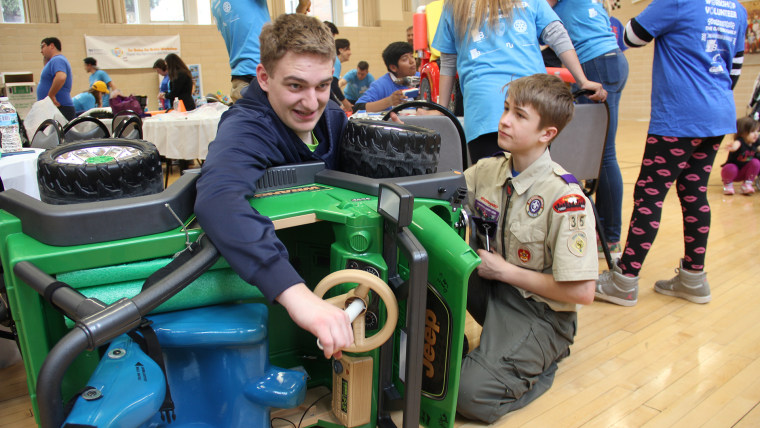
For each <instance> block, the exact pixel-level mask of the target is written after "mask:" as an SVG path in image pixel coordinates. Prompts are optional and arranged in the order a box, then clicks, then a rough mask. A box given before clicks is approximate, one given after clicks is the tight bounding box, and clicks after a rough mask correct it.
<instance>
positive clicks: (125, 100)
mask: <svg viewBox="0 0 760 428" xmlns="http://www.w3.org/2000/svg"><path fill="white" fill-rule="evenodd" d="M108 103H109V104H110V105H111V112H113V115H114V116H116V114H117V113H119V112H120V111H124V110H132V111H133V112H135V113H137V114H138V115H139V116H141V117H144V116H145V112H143V109H142V106H140V101H138V100H137V98H135V96H134V95H130V96H128V97H124V96H121V95H116V96H115V97H111V98H110V99H109V100H108Z"/></svg>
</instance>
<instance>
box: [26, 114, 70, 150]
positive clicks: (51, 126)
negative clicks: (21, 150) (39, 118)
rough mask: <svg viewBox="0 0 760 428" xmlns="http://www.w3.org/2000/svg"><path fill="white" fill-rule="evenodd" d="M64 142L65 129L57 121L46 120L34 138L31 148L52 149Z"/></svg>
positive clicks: (35, 132)
mask: <svg viewBox="0 0 760 428" xmlns="http://www.w3.org/2000/svg"><path fill="white" fill-rule="evenodd" d="M61 141H63V129H62V128H61V124H60V123H58V121H57V120H55V119H45V120H44V121H43V122H42V123H40V126H38V127H37V130H36V131H34V135H33V136H32V142H31V146H32V147H33V148H36V149H52V148H53V147H56V146H57V145H59V144H61Z"/></svg>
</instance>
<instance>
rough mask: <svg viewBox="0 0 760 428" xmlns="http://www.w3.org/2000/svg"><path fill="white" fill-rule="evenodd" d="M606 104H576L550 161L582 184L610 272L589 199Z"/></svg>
mask: <svg viewBox="0 0 760 428" xmlns="http://www.w3.org/2000/svg"><path fill="white" fill-rule="evenodd" d="M609 116H610V114H609V109H608V108H607V103H597V104H576V105H575V113H574V114H573V120H571V121H570V123H568V124H567V126H565V129H563V130H562V132H561V133H560V134H559V135H557V137H556V138H555V139H554V141H553V142H552V144H551V146H550V150H551V156H552V160H553V161H554V162H557V163H558V164H560V165H561V166H562V167H563V168H565V169H566V170H567V171H568V172H569V173H571V174H573V176H575V178H577V179H578V181H584V180H585V181H586V186H581V187H582V188H583V192H584V193H585V194H586V196H587V197H588V198H589V201H590V202H591V208H592V209H593V210H594V217H595V218H596V233H597V234H598V235H599V240H600V241H601V243H602V249H603V250H604V258H605V260H606V261H607V266H608V267H609V269H610V270H612V257H611V256H610V250H609V248H607V238H606V237H605V236H604V229H603V228H602V223H601V221H600V219H599V213H598V212H597V211H596V205H595V204H594V201H593V199H592V196H593V195H594V194H595V193H596V189H597V187H598V186H599V172H600V171H601V169H602V157H603V156H604V143H605V142H606V141H607V126H608V123H609Z"/></svg>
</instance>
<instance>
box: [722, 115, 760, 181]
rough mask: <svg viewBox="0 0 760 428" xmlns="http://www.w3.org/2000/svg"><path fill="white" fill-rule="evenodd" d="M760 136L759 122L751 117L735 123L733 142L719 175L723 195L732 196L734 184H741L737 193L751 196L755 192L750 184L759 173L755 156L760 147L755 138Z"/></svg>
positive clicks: (759, 166)
mask: <svg viewBox="0 0 760 428" xmlns="http://www.w3.org/2000/svg"><path fill="white" fill-rule="evenodd" d="M758 135H760V122H757V121H755V120H754V119H752V118H751V117H743V118H741V119H739V120H737V121H736V134H735V137H734V141H733V142H732V143H731V144H730V145H729V146H728V152H729V153H728V158H727V159H726V163H724V164H723V165H721V171H720V175H721V178H722V179H723V194H724V195H733V194H734V193H735V191H734V182H742V185H741V188H740V189H739V192H740V193H742V194H744V195H751V194H752V193H754V192H755V188H754V187H752V183H753V182H754V181H755V178H757V174H758V173H759V172H760V159H758V158H757V157H756V156H755V154H756V153H757V152H758V148H759V147H760V145H759V144H758V142H757V137H758Z"/></svg>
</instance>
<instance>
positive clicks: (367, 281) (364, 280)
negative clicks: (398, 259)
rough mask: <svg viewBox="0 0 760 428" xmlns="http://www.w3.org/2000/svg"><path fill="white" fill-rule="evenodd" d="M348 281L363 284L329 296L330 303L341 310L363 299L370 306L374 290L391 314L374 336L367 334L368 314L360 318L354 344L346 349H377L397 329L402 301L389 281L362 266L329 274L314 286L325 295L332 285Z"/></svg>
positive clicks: (365, 304) (351, 350) (388, 314)
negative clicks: (399, 307)
mask: <svg viewBox="0 0 760 428" xmlns="http://www.w3.org/2000/svg"><path fill="white" fill-rule="evenodd" d="M345 283H358V284H359V285H358V286H356V288H354V289H351V290H349V291H348V292H347V293H345V294H341V295H340V296H335V297H331V298H329V299H327V302H328V303H330V304H332V305H334V306H337V307H338V308H340V309H346V308H347V307H348V305H350V304H351V302H352V301H354V300H356V299H361V300H362V301H363V302H364V307H365V308H366V307H368V306H369V298H368V293H369V291H370V290H372V291H374V292H375V293H376V294H377V295H378V296H379V297H380V300H382V301H383V303H384V304H385V308H386V313H387V316H386V320H385V325H384V326H383V328H382V329H380V331H379V332H377V333H376V334H374V335H372V336H370V337H367V336H366V334H365V331H364V317H357V318H356V320H355V322H353V328H354V344H353V345H351V346H349V347H348V348H345V349H343V350H344V351H347V352H366V351H369V350H372V349H375V348H377V347H379V346H380V345H382V344H383V343H385V342H386V341H387V340H388V339H389V338H390V337H391V335H392V334H393V330H394V329H395V328H396V323H397V322H398V302H397V301H396V296H395V295H394V294H393V291H391V288H390V287H389V286H388V284H386V283H385V281H383V280H382V279H380V278H378V277H376V276H375V275H372V274H371V273H369V272H365V271H363V270H358V269H344V270H339V271H335V272H333V273H331V274H329V275H327V276H326V277H324V278H323V279H322V281H319V284H317V286H316V288H314V294H316V295H317V296H318V297H320V298H321V297H323V296H324V295H325V293H327V291H329V290H330V289H331V288H333V287H335V286H336V285H339V284H345ZM363 312H364V311H362V313H363Z"/></svg>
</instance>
